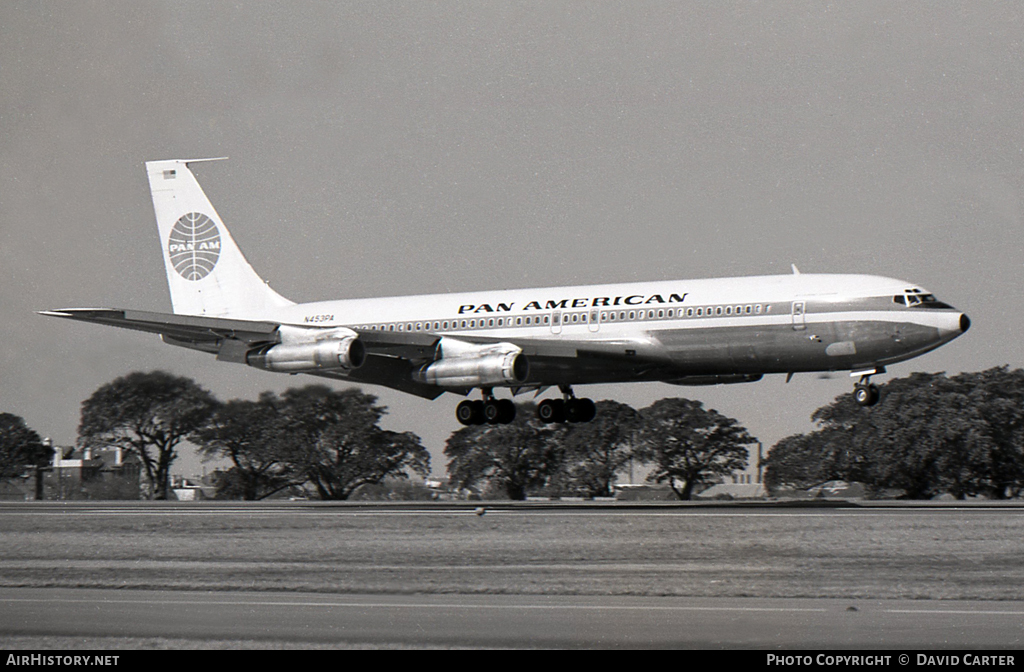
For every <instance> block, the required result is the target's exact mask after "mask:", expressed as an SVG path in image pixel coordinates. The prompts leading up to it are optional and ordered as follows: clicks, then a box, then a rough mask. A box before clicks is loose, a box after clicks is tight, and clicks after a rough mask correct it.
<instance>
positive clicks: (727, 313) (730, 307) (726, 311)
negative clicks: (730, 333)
mask: <svg viewBox="0 0 1024 672" xmlns="http://www.w3.org/2000/svg"><path fill="white" fill-rule="evenodd" d="M725 314H726V315H732V306H726V307H725ZM719 315H721V313H719Z"/></svg>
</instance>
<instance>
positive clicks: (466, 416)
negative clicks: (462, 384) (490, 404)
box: [455, 399, 486, 427]
mask: <svg viewBox="0 0 1024 672" xmlns="http://www.w3.org/2000/svg"><path fill="white" fill-rule="evenodd" d="M455 418H456V419H457V420H458V421H459V422H460V423H462V424H463V425H466V426H467V427H468V426H470V425H482V424H483V423H484V422H485V420H486V418H485V417H484V404H483V402H482V401H470V400H468V399H467V400H466V401H463V402H459V405H458V406H456V407H455Z"/></svg>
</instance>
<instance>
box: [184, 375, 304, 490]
mask: <svg viewBox="0 0 1024 672" xmlns="http://www.w3.org/2000/svg"><path fill="white" fill-rule="evenodd" d="M280 405H281V404H280V400H279V399H278V398H277V397H276V396H275V395H274V394H273V393H270V392H264V393H263V394H261V395H260V398H259V400H258V401H245V400H241V399H234V400H232V401H229V402H227V403H225V404H219V405H218V406H217V410H216V411H215V412H214V413H213V415H211V416H210V418H209V420H207V422H206V424H204V425H203V426H202V427H200V428H198V429H197V430H196V431H195V432H193V433H192V435H191V437H190V439H191V441H192V442H193V443H195V444H196V445H197V446H199V452H200V453H202V454H203V455H205V456H207V457H226V458H228V459H230V460H231V463H232V465H233V466H232V468H231V469H229V470H228V471H225V472H223V473H222V474H221V476H220V478H219V479H218V482H217V495H218V497H224V498H228V499H244V500H250V501H251V500H260V499H264V498H266V497H269V496H270V495H273V494H275V493H277V492H280V491H281V490H284V489H286V488H288V487H291V486H293V485H299V484H301V483H302V482H303V481H305V480H306V477H305V475H304V474H303V473H302V472H301V471H299V470H298V469H296V468H295V466H294V465H292V464H291V463H290V462H289V461H288V459H289V454H288V447H289V445H290V442H289V437H288V432H287V423H288V418H287V416H286V415H285V414H283V413H282V412H281V409H280V408H279V407H280Z"/></svg>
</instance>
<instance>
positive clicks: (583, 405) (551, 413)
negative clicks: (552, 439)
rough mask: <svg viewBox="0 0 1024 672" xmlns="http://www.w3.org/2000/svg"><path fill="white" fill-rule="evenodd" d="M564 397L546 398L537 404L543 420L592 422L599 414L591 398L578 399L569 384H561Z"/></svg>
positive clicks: (539, 415)
mask: <svg viewBox="0 0 1024 672" xmlns="http://www.w3.org/2000/svg"><path fill="white" fill-rule="evenodd" d="M559 389H561V390H562V396H563V398H562V399H545V400H544V401H542V402H540V404H539V405H538V406H537V417H538V418H539V419H540V421H541V422H544V423H549V422H590V421H591V420H593V419H594V416H596V415H597V406H595V405H594V402H593V400H591V399H577V398H576V395H574V394H573V393H572V388H570V387H569V386H568V385H560V386H559Z"/></svg>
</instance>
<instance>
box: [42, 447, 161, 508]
mask: <svg viewBox="0 0 1024 672" xmlns="http://www.w3.org/2000/svg"><path fill="white" fill-rule="evenodd" d="M141 471H142V464H141V463H140V461H139V459H138V458H137V457H136V456H134V455H130V454H128V453H127V452H126V451H124V450H122V449H121V448H120V447H116V446H109V447H101V448H84V449H76V448H73V447H57V448H55V450H54V453H53V462H52V463H51V465H50V466H49V467H48V468H47V469H45V470H44V472H43V493H42V494H43V499H48V500H68V499H139V492H140V490H139V483H140V474H141Z"/></svg>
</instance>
